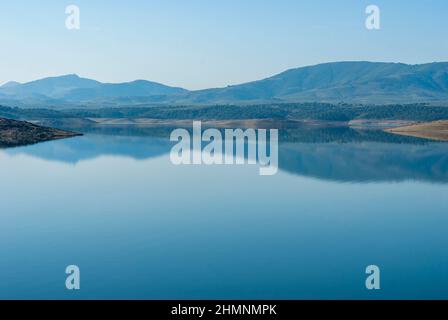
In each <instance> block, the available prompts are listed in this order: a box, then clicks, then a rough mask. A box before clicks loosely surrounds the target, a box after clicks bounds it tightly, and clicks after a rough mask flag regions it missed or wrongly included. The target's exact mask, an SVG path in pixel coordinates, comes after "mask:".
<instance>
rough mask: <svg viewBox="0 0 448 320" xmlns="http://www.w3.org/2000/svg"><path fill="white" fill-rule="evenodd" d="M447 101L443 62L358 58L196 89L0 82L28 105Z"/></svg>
mask: <svg viewBox="0 0 448 320" xmlns="http://www.w3.org/2000/svg"><path fill="white" fill-rule="evenodd" d="M447 101H448V63H446V62H440V63H428V64H420V65H408V64H403V63H383V62H362V61H360V62H334V63H325V64H319V65H315V66H308V67H303V68H297V69H291V70H287V71H285V72H282V73H280V74H277V75H275V76H273V77H270V78H266V79H263V80H258V81H254V82H249V83H244V84H240V85H233V86H228V87H225V88H214V89H206V90H199V91H188V90H185V89H182V88H174V87H169V86H165V85H163V84H160V83H156V82H150V81H145V80H138V81H133V82H128V83H117V84H112V83H101V82H98V81H95V80H90V79H84V78H80V77H78V76H77V75H67V76H62V77H53V78H46V79H42V80H37V81H33V82H29V83H24V84H19V83H13V84H7V85H4V86H2V87H0V103H3V104H9V105H18V106H23V105H25V106H28V107H30V106H34V107H37V106H40V107H48V106H55V107H64V106H66V107H67V106H70V107H74V106H84V107H105V106H135V105H139V106H143V105H151V104H183V105H185V104H188V105H197V104H201V105H207V104H208V105H211V104H243V105H244V104H257V103H281V102H329V103H335V102H347V103H364V104H388V103H416V102H447Z"/></svg>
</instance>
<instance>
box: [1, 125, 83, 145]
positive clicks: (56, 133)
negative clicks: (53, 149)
mask: <svg viewBox="0 0 448 320" xmlns="http://www.w3.org/2000/svg"><path fill="white" fill-rule="evenodd" d="M78 135H80V134H79V133H75V132H69V131H63V130H59V129H52V128H47V127H41V126H38V125H35V124H32V123H29V122H25V121H16V120H10V119H5V118H0V148H7V147H16V146H22V145H28V144H34V143H38V142H43V141H49V140H56V139H63V138H69V137H74V136H78Z"/></svg>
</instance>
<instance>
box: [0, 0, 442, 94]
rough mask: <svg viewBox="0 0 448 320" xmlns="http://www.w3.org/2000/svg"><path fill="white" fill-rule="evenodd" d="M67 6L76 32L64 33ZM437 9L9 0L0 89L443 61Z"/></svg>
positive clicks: (355, 0)
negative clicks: (371, 11)
mask: <svg viewBox="0 0 448 320" xmlns="http://www.w3.org/2000/svg"><path fill="white" fill-rule="evenodd" d="M399 2H401V4H400V3H399ZM69 4H76V5H78V6H79V8H80V10H81V29H80V30H79V31H69V30H67V29H66V28H65V19H66V14H65V7H66V6H67V5H69ZM369 4H376V5H378V6H379V7H380V9H381V30H379V31H369V30H367V29H366V28H365V27H364V21H365V18H366V14H365V12H364V11H365V8H366V6H367V5H369ZM446 12H448V3H447V2H446V1H444V0H433V1H431V4H430V5H429V4H425V3H424V2H420V3H415V2H413V3H407V2H404V1H394V2H391V1H385V0H381V1H379V0H378V1H376V0H375V1H364V0H361V1H359V0H346V1H330V0H314V1H311V0H307V1H300V2H299V1H294V0H277V1H274V0H247V1H244V3H241V1H237V0H229V1H226V2H225V3H223V2H220V1H201V0H192V1H189V2H188V3H185V2H184V1H181V0H164V1H163V0H152V1H138V0H131V1H127V2H123V1H99V0H90V1H86V0H79V1H68V2H67V3H64V2H62V1H57V0H44V1H40V2H39V3H37V2H36V3H29V2H28V1H25V0H17V1H14V2H12V1H9V2H8V3H4V4H2V5H1V9H0V36H1V39H2V50H1V53H0V68H1V70H2V73H1V74H0V84H3V83H5V82H8V81H18V82H28V81H32V80H36V79H40V78H44V77H49V76H58V75H63V74H73V73H76V74H79V75H80V76H82V77H86V78H91V79H95V80H98V81H101V82H112V83H114V82H127V81H133V80H136V79H145V80H150V81H156V82H159V83H163V84H167V85H171V86H176V87H183V88H186V89H203V88H211V87H224V86H227V85H231V84H238V83H243V82H247V81H253V80H255V79H262V78H266V77H269V76H272V75H274V74H277V73H279V72H282V71H285V70H287V69H291V68H297V67H302V66H306V65H314V64H319V63H324V62H332V61H360V60H362V61H384V62H403V63H409V64H418V63H428V62H434V61H448V40H447V38H446V35H445V31H446V30H448V20H446V17H445V13H446Z"/></svg>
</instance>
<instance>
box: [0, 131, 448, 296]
mask: <svg viewBox="0 0 448 320" xmlns="http://www.w3.org/2000/svg"><path fill="white" fill-rule="evenodd" d="M390 139H391V141H387V139H386V140H385V139H384V138H383V137H381V138H379V139H370V138H369V139H366V140H365V141H363V140H359V139H354V140H353V141H350V139H349V140H348V141H347V140H346V139H342V140H341V139H339V138H333V139H329V140H325V141H319V139H317V141H304V139H299V138H298V139H289V140H288V139H287V141H282V143H281V145H280V151H279V155H280V170H279V173H278V174H277V175H275V176H259V174H258V167H257V166H174V165H172V164H171V162H170V160H169V154H168V152H169V150H170V146H171V145H170V143H169V142H168V141H167V140H165V139H163V137H156V136H147V135H115V134H98V133H95V134H87V135H85V136H83V137H79V138H73V139H67V140H60V141H53V142H46V143H41V144H37V145H33V146H27V147H21V148H14V149H4V150H0V177H1V179H0V195H1V198H0V199H1V204H0V219H1V220H0V221H1V223H0V257H1V259H0V298H2V299H5V298H8V299H12V298H14V299H16V298H18V299H31V298H38V299H53V298H57V299H59V298H62V299H80V298H87V299H91V298H114V299H115V298H120V299H131V298H137V299H330V298H337V299H404V298H415V299H434V298H448V251H447V250H448V232H447V230H448V197H447V194H448V144H446V143H436V142H422V141H420V140H416V141H413V140H412V141H404V142H403V141H395V140H394V139H395V138H392V137H391V138H390ZM71 264H75V265H78V266H79V267H80V269H81V290H79V291H68V290H67V289H66V288H65V278H66V274H65V268H66V266H68V265H71ZM371 264H374V265H378V266H379V267H380V268H381V290H378V291H368V290H366V288H365V284H364V283H365V279H366V274H365V268H366V266H368V265H371Z"/></svg>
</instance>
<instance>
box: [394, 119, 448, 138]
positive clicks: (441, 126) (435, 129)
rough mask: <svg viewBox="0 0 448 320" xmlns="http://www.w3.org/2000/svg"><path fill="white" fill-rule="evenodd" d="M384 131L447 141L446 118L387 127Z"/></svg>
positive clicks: (447, 122) (447, 123)
mask: <svg viewBox="0 0 448 320" xmlns="http://www.w3.org/2000/svg"><path fill="white" fill-rule="evenodd" d="M385 131H386V132H389V133H392V134H398V135H402V136H410V137H416V138H424V139H431V140H437V141H448V120H439V121H433V122H422V123H416V124H412V125H407V126H402V127H397V128H389V129H386V130H385Z"/></svg>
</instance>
